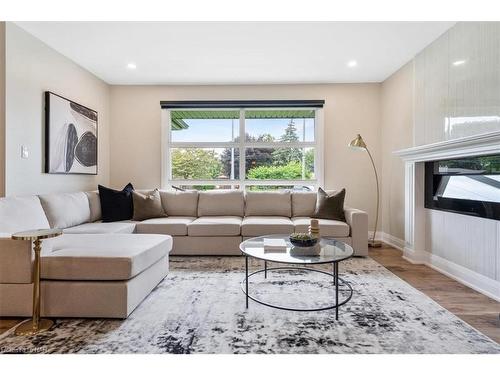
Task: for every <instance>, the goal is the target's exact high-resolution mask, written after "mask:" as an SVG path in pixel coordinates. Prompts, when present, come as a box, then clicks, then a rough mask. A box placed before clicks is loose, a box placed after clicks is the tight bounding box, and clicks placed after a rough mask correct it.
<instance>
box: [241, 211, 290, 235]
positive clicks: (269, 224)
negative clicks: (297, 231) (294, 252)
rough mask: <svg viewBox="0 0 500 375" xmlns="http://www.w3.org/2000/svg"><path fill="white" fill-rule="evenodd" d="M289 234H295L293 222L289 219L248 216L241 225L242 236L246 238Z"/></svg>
mask: <svg viewBox="0 0 500 375" xmlns="http://www.w3.org/2000/svg"><path fill="white" fill-rule="evenodd" d="M288 233H293V222H292V221H291V220H290V218H288V217H283V216H247V217H245V218H243V221H242V223H241V235H242V236H245V237H254V236H264V235H266V234H288Z"/></svg>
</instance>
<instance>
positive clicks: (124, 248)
mask: <svg viewBox="0 0 500 375" xmlns="http://www.w3.org/2000/svg"><path fill="white" fill-rule="evenodd" d="M60 238H61V240H59V241H53V244H52V245H53V249H52V252H50V253H48V254H45V255H43V256H42V258H41V267H42V271H41V277H42V278H43V279H51V280H128V279H131V278H132V277H134V276H136V275H138V274H139V273H141V272H142V271H144V270H145V269H147V268H148V267H150V266H151V265H153V264H154V263H156V262H157V261H158V260H160V259H161V258H163V257H164V256H165V255H167V254H168V252H169V251H170V249H171V248H172V237H170V236H162V235H147V236H146V235H139V234H133V235H132V234H113V235H112V236H111V235H107V234H88V235H85V234H74V235H70V234H68V235H63V236H61V237H60Z"/></svg>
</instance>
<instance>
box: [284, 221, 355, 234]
mask: <svg viewBox="0 0 500 375" xmlns="http://www.w3.org/2000/svg"><path fill="white" fill-rule="evenodd" d="M317 220H318V222H319V233H320V235H321V236H331V237H348V236H349V232H350V227H349V225H347V224H346V223H345V222H343V221H339V220H328V219H317ZM292 222H293V225H294V226H295V232H300V233H304V232H307V230H308V228H309V225H310V224H311V218H309V217H294V218H292Z"/></svg>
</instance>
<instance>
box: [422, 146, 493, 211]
mask: <svg viewBox="0 0 500 375" xmlns="http://www.w3.org/2000/svg"><path fill="white" fill-rule="evenodd" d="M425 207H426V208H430V209H434V210H441V211H450V212H455V213H459V214H464V215H471V216H477V217H484V218H487V219H494V220H500V154H496V155H486V156H476V157H468V158H462V159H451V160H438V161H429V162H426V163H425Z"/></svg>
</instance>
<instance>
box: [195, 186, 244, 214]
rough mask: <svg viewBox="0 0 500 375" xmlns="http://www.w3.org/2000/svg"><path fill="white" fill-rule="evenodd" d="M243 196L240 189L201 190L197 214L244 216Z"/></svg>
mask: <svg viewBox="0 0 500 375" xmlns="http://www.w3.org/2000/svg"><path fill="white" fill-rule="evenodd" d="M244 215H245V197H244V195H243V191H241V190H212V191H201V192H200V193H199V199H198V216H199V217H200V216H240V217H241V216H244Z"/></svg>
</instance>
